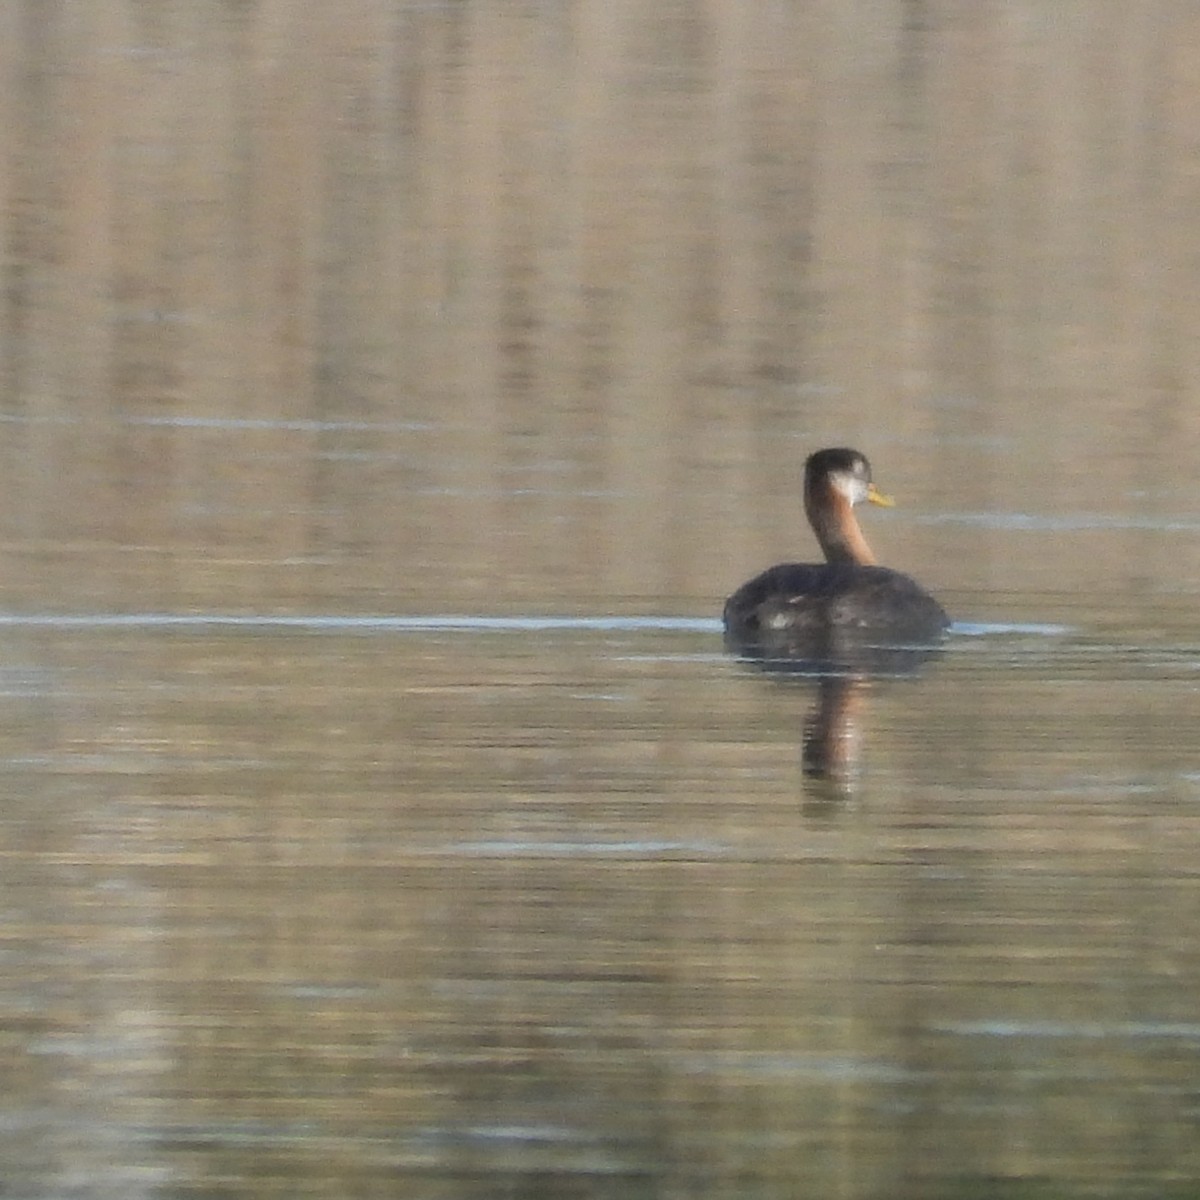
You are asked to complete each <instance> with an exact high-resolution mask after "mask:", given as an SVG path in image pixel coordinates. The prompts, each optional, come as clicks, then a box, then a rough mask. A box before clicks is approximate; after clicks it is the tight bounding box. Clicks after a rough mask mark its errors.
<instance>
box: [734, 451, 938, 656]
mask: <svg viewBox="0 0 1200 1200" xmlns="http://www.w3.org/2000/svg"><path fill="white" fill-rule="evenodd" d="M862 500H866V501H868V502H870V503H871V504H881V505H884V506H890V505H891V504H892V503H893V502H892V500H890V499H889V498H888V497H887V496H884V495H882V494H881V493H880V492H879V491H877V490H876V488H875V485H874V483H872V481H871V464H870V463H869V462H867V459H866V457H865V456H864V455H862V454H860V453H859V452H858V451H857V450H846V449H833V450H818V451H817V452H816V453H815V454H813V455H811V456H810V457H809V459H808V462H807V463H806V464H805V466H804V511H805V513H807V515H808V520H809V524H810V525H812V528H813V532H814V533H815V534H816V535H817V541H818V542H819V543H820V544H821V549H822V550H823V551H824V552H825V562H823V563H780V564H779V565H778V566H774V567H769V568H768V569H767V570H765V571H764V572H763V573H762V574H761V575H757V576H755V578H753V579H751V580H750V581H749V582H748V583H744V584H742V586H741V587H740V588H738V590H737V591H736V592H734V593H733V595H732V596H730V597H729V599H728V600H727V601H726V602H725V630H726V634H727V635H728V637H729V638H730V639H732V640H734V641H736V642H742V643H745V642H754V641H756V640H760V639H762V640H766V641H771V640H774V639H778V638H780V637H781V636H782V637H784V638H787V637H792V638H796V639H799V640H800V641H803V639H805V638H806V637H809V636H811V637H813V638H818V637H825V638H827V637H829V636H831V635H833V636H838V635H844V636H845V637H847V638H852V637H855V636H858V637H861V638H870V637H872V636H878V637H880V638H886V639H888V640H903V641H906V642H931V641H938V640H940V639H941V637H942V635H943V634H944V633H945V631H946V629H947V627H948V626H949V624H950V619H949V618H948V617H947V616H946V613H945V610H944V609H943V608H942V606H941V605H940V604H939V603H938V602H937V601H936V600H935V599H934V598H933V597H932V596H931V595H930V594H929V593H928V592H926V591H925V590H924V589H923V588H922V587H921V586H920V585H919V584H918V583H917V582H916V581H915V580H913V579H910V578H909V577H908V576H907V575H903V574H901V573H900V572H899V571H892V570H890V569H889V568H887V567H880V566H877V565H876V563H875V556H874V554H872V553H871V548H870V546H868V545H867V540H866V538H865V537H863V532H862V530H861V529H860V528H859V525H858V521H857V519H856V518H855V516H854V506H855V505H856V504H858V503H859V502H860V501H862Z"/></svg>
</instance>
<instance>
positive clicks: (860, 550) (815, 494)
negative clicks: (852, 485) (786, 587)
mask: <svg viewBox="0 0 1200 1200" xmlns="http://www.w3.org/2000/svg"><path fill="white" fill-rule="evenodd" d="M804 511H805V512H806V513H807V514H808V521H809V524H810V525H811V526H812V527H813V533H815V534H816V535H817V541H818V542H820V543H821V549H822V550H823V551H824V553H825V561H826V562H829V563H855V564H857V565H858V566H860V567H870V566H874V565H875V555H874V554H872V553H871V547H870V546H868V545H867V539H866V538H865V537H863V532H862V530H861V529H860V528H859V526H858V519H857V518H856V517H855V515H854V508H853V506H852V505H851V503H850V501H849V500H847V499H846V497H845V496H843V495H842V493H841V492H839V491H838V490H837V489H836V488H835V487H833V486H832V485H831V484H830V483H829V482H828V481H827V480H822V481H821V482H820V483H818V484H817V485H816V486H815V487H811V488H806V489H805V493H804Z"/></svg>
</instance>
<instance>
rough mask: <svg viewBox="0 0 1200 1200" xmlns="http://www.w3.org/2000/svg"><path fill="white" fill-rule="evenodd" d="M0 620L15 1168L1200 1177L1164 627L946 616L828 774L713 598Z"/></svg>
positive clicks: (456, 1174)
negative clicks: (1098, 629) (937, 653)
mask: <svg viewBox="0 0 1200 1200" xmlns="http://www.w3.org/2000/svg"><path fill="white" fill-rule="evenodd" d="M5 624H6V628H8V630H9V634H8V636H9V638H10V639H13V638H16V639H18V640H17V641H16V642H14V643H13V644H12V645H11V646H10V653H9V655H8V662H7V665H6V667H5V669H4V671H3V673H0V704H2V705H3V708H4V711H5V725H4V728H5V731H6V733H5V739H4V740H5V745H4V747H3V749H4V755H3V759H2V760H0V765H2V768H3V770H4V773H5V775H6V776H7V780H8V788H7V792H8V796H9V800H8V802H7V804H6V813H5V819H4V833H5V844H6V847H7V853H6V869H5V875H4V881H3V884H2V885H0V894H2V895H3V898H4V900H3V910H2V911H3V917H2V918H0V920H2V924H0V936H2V938H3V942H2V945H3V956H4V962H5V965H6V970H5V972H4V980H3V982H2V983H0V1012H2V1013H3V1017H2V1019H0V1031H2V1036H3V1043H2V1044H3V1045H4V1046H5V1047H6V1050H5V1052H4V1057H5V1059H6V1061H7V1071H6V1074H7V1077H8V1079H9V1080H10V1083H9V1087H8V1090H7V1100H6V1117H5V1124H6V1129H7V1133H6V1134H5V1137H6V1141H7V1143H8V1145H9V1147H10V1153H9V1154H8V1156H7V1157H8V1163H9V1168H8V1169H9V1171H10V1175H9V1178H10V1179H12V1180H13V1181H14V1184H15V1185H16V1186H17V1187H18V1188H20V1187H23V1186H24V1187H28V1186H29V1181H31V1180H35V1179H36V1180H39V1181H40V1183H41V1187H42V1189H43V1191H46V1192H49V1191H50V1190H53V1189H54V1188H58V1189H60V1190H61V1191H62V1192H63V1193H64V1194H65V1193H67V1192H69V1191H71V1190H72V1189H74V1190H80V1189H82V1191H83V1192H85V1193H87V1194H96V1193H99V1192H105V1191H106V1190H110V1191H111V1190H118V1189H122V1188H123V1189H127V1191H128V1192H129V1194H136V1193H137V1192H139V1191H146V1192H156V1191H158V1190H160V1189H162V1188H165V1189H167V1190H169V1191H177V1190H180V1189H182V1190H183V1191H185V1192H186V1191H187V1190H188V1189H189V1188H191V1187H192V1186H193V1181H194V1183H195V1184H196V1185H198V1184H199V1183H200V1181H202V1180H214V1179H220V1178H236V1179H239V1180H242V1181H243V1183H242V1185H241V1186H242V1187H243V1188H251V1189H254V1188H257V1186H259V1185H258V1184H255V1182H254V1181H256V1180H257V1181H260V1183H261V1186H262V1187H264V1188H268V1189H270V1188H275V1187H277V1186H278V1185H279V1184H280V1182H281V1181H284V1180H292V1181H296V1180H299V1179H301V1178H302V1180H303V1184H302V1186H303V1187H304V1188H305V1189H307V1190H308V1191H309V1192H311V1193H312V1194H321V1195H345V1194H374V1193H375V1192H380V1193H381V1194H382V1192H383V1191H386V1190H387V1189H388V1188H391V1187H394V1186H395V1184H396V1181H397V1180H404V1181H405V1182H404V1185H403V1186H404V1189H405V1190H406V1193H407V1194H459V1195H474V1194H479V1195H486V1194H495V1189H501V1191H502V1193H505V1194H514V1195H531V1194H553V1195H576V1194H578V1195H584V1194H586V1195H613V1196H617V1195H620V1196H629V1195H657V1194H661V1193H662V1191H663V1190H664V1189H666V1190H672V1189H676V1190H677V1189H682V1190H685V1191H688V1190H691V1191H695V1190H701V1191H703V1192H705V1193H706V1194H712V1195H729V1196H733V1195H739V1196H740V1195H745V1194H747V1193H748V1191H749V1192H752V1193H753V1194H756V1195H763V1196H776V1195H777V1196H780V1197H782V1196H793V1195H796V1194H808V1195H832V1194H839V1192H840V1193H841V1194H852V1195H864V1196H882V1195H914V1196H916V1195H922V1196H926V1195H947V1196H949V1195H999V1194H1006V1195H1007V1194H1012V1195H1039V1194H1058V1195H1068V1194H1075V1195H1085V1194H1112V1195H1117V1194H1129V1192H1130V1190H1134V1191H1136V1187H1135V1185H1138V1183H1139V1181H1141V1180H1145V1179H1147V1178H1160V1177H1163V1174H1164V1173H1163V1168H1162V1165H1161V1164H1162V1163H1163V1162H1164V1161H1170V1162H1171V1163H1172V1171H1173V1172H1175V1171H1178V1172H1181V1173H1187V1172H1190V1171H1193V1170H1195V1169H1196V1168H1197V1166H1198V1165H1200V1164H1198V1163H1197V1155H1198V1151H1197V1145H1198V1144H1200V1143H1197V1141H1196V1139H1195V1137H1194V1123H1195V1115H1196V1112H1197V1106H1198V1105H1200V1086H1198V1085H1197V1080H1198V1079H1200V1071H1198V1068H1200V1026H1198V1025H1197V1022H1196V1020H1195V995H1196V988H1197V984H1198V983H1200V980H1198V978H1197V975H1198V973H1200V957H1198V948H1200V886H1198V885H1200V871H1198V870H1197V868H1196V863H1197V861H1200V853H1198V852H1200V819H1198V818H1197V816H1196V806H1197V802H1198V801H1200V772H1198V771H1197V763H1196V759H1195V754H1194V749H1193V739H1192V734H1193V730H1194V727H1195V718H1196V715H1197V701H1196V696H1197V680H1198V672H1200V645H1198V644H1197V643H1196V642H1195V640H1194V639H1190V640H1189V636H1188V629H1187V628H1186V627H1184V626H1180V627H1166V626H1164V627H1159V628H1155V629H1152V630H1147V629H1137V628H1132V627H1130V628H1126V629H1124V630H1123V631H1122V633H1121V636H1113V635H1112V634H1104V635H1100V634H1096V633H1094V632H1089V631H1088V630H1087V629H1085V628H1080V627H1078V626H1067V625H1064V624H1059V623H1057V622H1051V621H1047V622H1033V621H1004V622H996V623H990V624H989V623H982V622H981V623H973V624H965V625H962V626H959V627H957V628H956V629H955V630H954V631H953V633H952V636H951V638H950V640H949V642H948V644H947V646H946V648H945V651H944V653H943V655H942V656H941V658H940V659H939V660H938V661H936V662H934V663H931V664H929V665H928V666H927V667H926V669H925V671H924V672H923V674H922V675H921V676H920V677H919V678H916V679H906V680H897V681H887V680H880V681H875V682H868V683H867V684H866V685H865V688H864V692H863V694H862V695H861V697H860V698H859V704H858V707H857V710H856V713H855V724H856V727H857V737H858V740H859V741H860V742H861V752H860V755H859V760H858V761H857V763H856V765H855V768H854V771H853V772H852V775H851V776H850V777H846V778H842V779H841V780H839V781H836V782H835V781H830V780H828V779H817V778H813V777H812V776H811V775H810V774H806V772H805V770H804V768H803V765H802V761H801V760H802V755H801V740H802V729H803V726H804V722H805V717H806V713H807V712H808V710H809V708H810V707H811V706H812V704H813V703H814V698H815V695H816V688H817V684H816V682H815V681H805V680H796V679H794V678H793V679H789V680H784V681H780V680H777V679H773V678H771V677H769V676H764V675H762V674H760V673H758V672H757V671H755V670H753V669H752V668H750V667H748V666H746V665H744V664H741V663H739V662H738V661H736V660H735V659H731V658H729V657H728V656H726V655H724V654H723V652H722V650H721V647H720V638H719V633H718V627H717V625H716V622H715V621H713V620H712V619H711V618H700V619H695V618H693V619H689V618H677V617H669V618H663V617H643V618H637V617H625V618H616V619H613V618H604V617H596V618H588V617H571V618H561V619H559V618H552V617H545V616H530V617H528V618H508V619H503V620H498V619H495V618H470V617H464V616H456V617H440V616H430V617H428V618H425V619H412V618H395V619H389V618H370V619H344V618H339V617H337V616H334V615H316V616H313V617H304V618H295V619H286V620H281V619H279V618H264V619H257V618H245V617H233V616H225V615H222V614H205V615H202V616H195V617H191V616H179V617H170V618H167V617H164V615H162V614H139V613H125V614H91V615H81V616H76V617H72V618H71V619H69V620H65V619H57V618H54V617H52V616H45V615H26V616H18V615H15V614H11V613H10V614H8V616H7V618H6V622H5ZM81 1178H82V1179H86V1180H87V1182H86V1183H81V1182H80V1180H81ZM1039 1179H1044V1180H1046V1181H1050V1180H1053V1181H1054V1182H1053V1183H1052V1184H1051V1183H1050V1182H1046V1183H1045V1185H1044V1186H1043V1183H1041V1182H1039ZM22 1181H25V1182H24V1183H22ZM1006 1181H1007V1182H1006ZM297 1186H299V1185H297ZM409 1188H412V1189H414V1190H413V1191H411V1192H409V1191H408V1189H409ZM539 1189H540V1191H539ZM35 1190H36V1188H35ZM1159 1194H1162V1193H1159ZM1181 1194H1182V1193H1181Z"/></svg>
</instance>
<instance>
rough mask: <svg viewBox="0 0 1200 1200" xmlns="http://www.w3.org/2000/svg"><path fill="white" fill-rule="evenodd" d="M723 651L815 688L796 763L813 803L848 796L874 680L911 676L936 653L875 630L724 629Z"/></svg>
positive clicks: (853, 782)
mask: <svg viewBox="0 0 1200 1200" xmlns="http://www.w3.org/2000/svg"><path fill="white" fill-rule="evenodd" d="M725 648H726V650H728V651H729V652H730V653H731V654H735V655H737V656H738V657H739V658H740V659H742V661H744V662H746V663H749V664H751V665H752V666H754V667H755V668H757V669H758V670H760V671H762V672H764V673H765V674H768V675H771V676H773V677H775V678H777V679H781V680H786V681H789V682H796V683H807V684H814V685H815V688H816V695H815V699H814V702H813V705H812V707H811V709H810V710H809V713H808V716H807V717H806V718H805V721H804V734H803V738H802V741H801V761H802V765H803V769H804V775H805V779H806V780H807V781H808V782H809V785H810V791H811V793H812V796H813V799H815V800H822V799H824V800H833V799H841V798H846V797H850V796H853V795H854V794H855V792H856V791H857V789H858V783H859V779H860V776H861V769H862V749H863V736H864V735H863V728H864V721H865V716H866V711H867V706H868V705H867V697H868V695H869V694H870V689H871V686H872V684H873V682H874V681H876V680H880V679H902V678H913V677H915V676H916V675H917V674H918V673H919V672H920V671H921V670H922V668H924V666H925V665H926V664H927V663H928V662H929V661H930V660H931V659H933V658H935V657H936V656H937V655H938V654H940V653H941V646H940V645H939V644H928V645H912V644H906V643H902V642H888V641H887V640H886V639H885V638H881V637H880V634H879V631H878V630H874V631H871V633H870V634H869V635H868V634H866V633H858V632H857V631H855V630H852V629H844V628H839V629H831V628H825V629H819V630H797V629H795V628H791V629H783V630H764V629H757V630H755V631H754V634H753V636H746V635H745V634H744V633H739V632H736V631H734V630H728V629H727V630H726V633H725Z"/></svg>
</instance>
